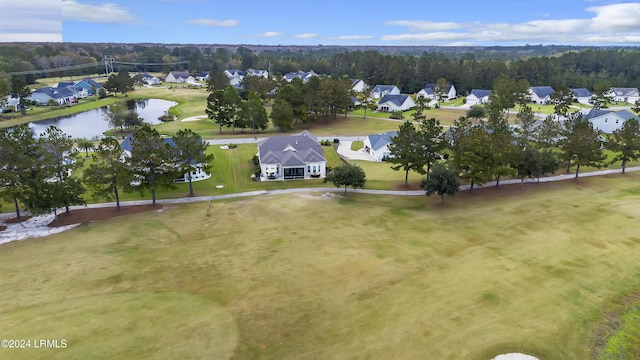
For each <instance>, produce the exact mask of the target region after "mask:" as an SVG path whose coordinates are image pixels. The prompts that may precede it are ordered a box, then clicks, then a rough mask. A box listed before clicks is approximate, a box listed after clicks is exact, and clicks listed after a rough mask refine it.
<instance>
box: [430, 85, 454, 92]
mask: <svg viewBox="0 0 640 360" xmlns="http://www.w3.org/2000/svg"><path fill="white" fill-rule="evenodd" d="M437 87H438V85H436V84H425V85H424V87H423V88H422V89H423V90H425V91H426V92H427V94H432V93H433V91H434V90H435V89H436V88H437ZM452 87H453V84H449V89H447V91H451V88H452ZM429 90H431V92H429Z"/></svg>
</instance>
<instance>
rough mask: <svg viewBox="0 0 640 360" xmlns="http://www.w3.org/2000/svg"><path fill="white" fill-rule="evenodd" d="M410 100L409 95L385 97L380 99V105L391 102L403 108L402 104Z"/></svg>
mask: <svg viewBox="0 0 640 360" xmlns="http://www.w3.org/2000/svg"><path fill="white" fill-rule="evenodd" d="M408 98H409V96H407V95H385V96H383V97H382V99H380V101H379V102H378V104H384V103H386V102H390V103H393V104H395V105H397V106H402V104H404V102H405V101H407V99H408Z"/></svg>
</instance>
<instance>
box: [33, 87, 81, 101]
mask: <svg viewBox="0 0 640 360" xmlns="http://www.w3.org/2000/svg"><path fill="white" fill-rule="evenodd" d="M29 100H31V101H34V102H35V103H36V104H37V105H47V104H49V102H51V101H55V102H56V103H58V105H65V104H71V103H74V102H76V101H77V98H76V94H75V93H74V91H73V90H71V89H69V88H67V87H62V88H54V87H51V86H47V87H43V88H40V89H37V90H34V91H33V92H32V93H31V95H29Z"/></svg>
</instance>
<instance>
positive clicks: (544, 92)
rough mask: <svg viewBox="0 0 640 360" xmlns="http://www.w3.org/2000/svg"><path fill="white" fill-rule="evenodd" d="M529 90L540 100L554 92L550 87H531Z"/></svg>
mask: <svg viewBox="0 0 640 360" xmlns="http://www.w3.org/2000/svg"><path fill="white" fill-rule="evenodd" d="M530 89H531V91H532V92H533V93H534V94H536V95H538V97H539V98H540V99H544V98H546V97H547V96H550V95H551V94H553V93H554V92H555V91H554V90H553V88H552V87H551V86H532V87H531V88H530Z"/></svg>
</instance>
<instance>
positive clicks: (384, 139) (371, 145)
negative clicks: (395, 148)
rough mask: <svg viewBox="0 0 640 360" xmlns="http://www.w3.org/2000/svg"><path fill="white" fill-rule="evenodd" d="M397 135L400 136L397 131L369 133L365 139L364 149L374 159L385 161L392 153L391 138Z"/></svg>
mask: <svg viewBox="0 0 640 360" xmlns="http://www.w3.org/2000/svg"><path fill="white" fill-rule="evenodd" d="M396 136H398V132H397V131H388V132H385V133H380V134H377V135H367V137H366V138H365V139H364V151H367V152H368V153H369V156H371V158H372V159H373V160H374V161H383V160H384V159H386V158H388V157H389V155H390V152H389V144H391V138H393V137H396Z"/></svg>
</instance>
